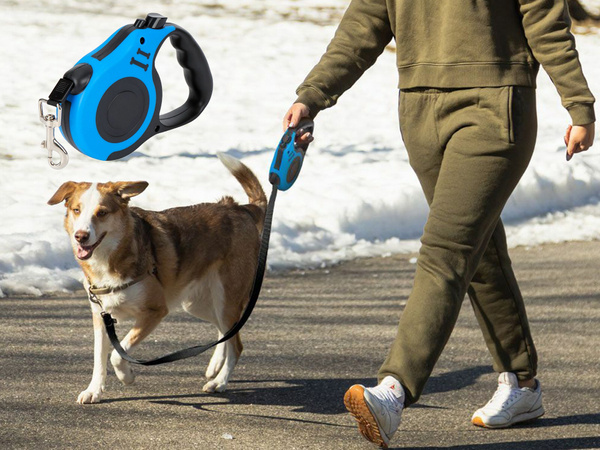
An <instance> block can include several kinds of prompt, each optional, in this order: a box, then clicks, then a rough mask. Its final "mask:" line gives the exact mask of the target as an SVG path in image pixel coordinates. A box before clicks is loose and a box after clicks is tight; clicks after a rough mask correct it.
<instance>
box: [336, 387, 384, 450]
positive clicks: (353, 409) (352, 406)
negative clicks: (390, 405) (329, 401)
mask: <svg viewBox="0 0 600 450" xmlns="http://www.w3.org/2000/svg"><path fill="white" fill-rule="evenodd" d="M344 405H346V409H347V410H348V412H349V413H350V414H352V417H354V419H356V422H357V423H358V431H360V434H362V435H363V436H364V438H365V439H366V440H368V441H369V442H372V443H374V444H377V445H379V447H381V448H388V446H387V444H386V443H385V441H384V440H383V438H382V437H381V432H380V431H379V425H377V421H376V420H375V417H373V413H372V412H371V410H370V409H369V406H368V405H367V402H365V388H364V387H363V386H361V385H358V384H355V385H354V386H352V387H351V388H350V389H348V390H347V391H346V394H345V395H344Z"/></svg>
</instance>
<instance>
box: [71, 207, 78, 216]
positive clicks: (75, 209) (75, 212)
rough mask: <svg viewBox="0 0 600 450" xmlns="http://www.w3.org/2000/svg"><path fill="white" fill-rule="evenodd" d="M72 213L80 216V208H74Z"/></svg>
mask: <svg viewBox="0 0 600 450" xmlns="http://www.w3.org/2000/svg"><path fill="white" fill-rule="evenodd" d="M71 211H73V214H75V215H77V214H79V208H73V209H72V210H71Z"/></svg>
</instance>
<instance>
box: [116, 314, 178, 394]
mask: <svg viewBox="0 0 600 450" xmlns="http://www.w3.org/2000/svg"><path fill="white" fill-rule="evenodd" d="M167 312H168V310H167V307H166V306H161V307H153V308H147V309H145V310H144V311H142V312H141V315H140V316H139V317H138V318H137V320H136V321H135V324H134V326H133V328H132V329H131V330H129V333H127V336H125V338H123V340H122V341H121V347H123V349H124V350H125V351H129V350H131V349H132V348H133V347H135V346H136V345H137V344H139V343H140V342H142V341H143V340H144V339H145V338H146V337H147V336H148V335H149V334H150V333H151V332H152V330H154V328H156V326H157V325H158V324H159V323H160V321H161V320H162V319H163V317H165V316H166V315H167ZM110 362H111V364H112V365H113V368H114V369H115V373H116V374H117V378H118V379H119V380H121V382H122V383H123V384H131V383H133V382H134V381H135V375H134V373H133V370H132V369H131V364H129V363H128V362H127V361H125V360H124V359H123V358H121V356H120V355H119V353H117V351H116V350H113V352H112V355H111V357H110Z"/></svg>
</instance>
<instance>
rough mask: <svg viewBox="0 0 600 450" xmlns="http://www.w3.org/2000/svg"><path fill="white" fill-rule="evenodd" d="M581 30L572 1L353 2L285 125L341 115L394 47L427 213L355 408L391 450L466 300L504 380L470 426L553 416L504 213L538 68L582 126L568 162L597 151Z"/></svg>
mask: <svg viewBox="0 0 600 450" xmlns="http://www.w3.org/2000/svg"><path fill="white" fill-rule="evenodd" d="M570 25H571V21H570V18H569V13H568V9H567V5H566V2H565V0H512V1H502V2H490V1H488V0H470V1H468V2H467V1H463V2H457V1H455V0H422V1H418V2H415V1H409V0H352V1H351V3H350V5H349V6H348V9H347V10H346V12H345V14H344V16H343V18H342V20H341V22H340V24H339V26H338V28H337V31H336V33H335V36H334V37H333V39H332V41H331V43H330V44H329V46H328V47H327V50H326V52H325V53H324V55H323V56H322V58H321V60H320V61H319V62H318V64H317V65H316V66H315V67H314V68H313V69H312V70H311V71H310V73H309V74H308V76H307V77H306V79H305V80H304V82H303V83H302V84H301V85H300V86H299V88H298V89H297V91H296V92H297V95H298V97H297V99H296V101H295V102H294V104H293V105H292V106H291V107H290V109H289V110H288V111H287V112H286V114H285V116H284V119H283V126H284V128H287V127H294V126H295V125H296V124H298V123H299V121H300V120H301V119H302V118H304V117H309V118H311V119H314V118H315V116H316V115H317V114H318V113H319V111H321V110H323V109H325V108H329V107H331V106H333V105H334V104H335V103H336V101H337V100H338V98H339V96H340V95H342V94H343V92H345V91H346V90H347V89H349V88H350V87H351V86H352V85H353V84H354V83H355V82H356V81H357V80H358V78H359V77H360V76H361V75H362V74H363V73H364V72H365V71H366V70H367V69H368V68H369V67H370V66H371V65H372V64H374V63H375V61H376V59H377V58H378V56H379V55H380V54H381V53H382V52H383V50H384V49H385V47H386V46H387V45H388V43H389V42H390V41H391V40H392V39H395V41H396V61H397V68H398V75H399V84H398V87H399V110H398V112H399V120H400V131H401V135H402V139H403V141H404V144H405V147H406V149H407V152H408V155H409V161H410V165H411V167H412V168H413V169H414V171H415V172H416V174H417V176H418V179H419V182H420V184H421V186H422V189H423V192H424V194H425V197H426V199H427V202H428V203H429V206H430V210H429V215H428V218H427V222H426V224H425V227H424V230H423V235H422V238H421V248H420V251H419V256H418V259H417V266H416V272H415V277H414V285H413V289H412V292H411V294H410V296H409V299H408V301H407V304H406V307H405V309H404V311H403V313H402V315H401V317H400V322H399V326H398V332H397V335H396V338H395V340H394V342H393V343H392V346H391V348H390V350H389V354H388V356H387V359H386V360H385V361H384V363H383V365H382V366H381V368H380V370H379V374H378V381H379V384H378V385H377V386H375V387H369V388H366V387H364V386H362V385H354V386H352V387H350V388H349V389H348V391H347V392H346V394H345V396H344V403H345V405H346V408H347V409H348V411H349V412H350V413H351V414H352V415H353V416H354V418H355V419H356V421H357V424H358V428H359V431H360V433H361V434H362V435H363V436H364V437H365V438H366V439H368V440H369V441H371V442H373V443H375V444H377V445H379V446H381V447H387V445H388V444H389V442H390V440H391V439H392V436H393V435H394V433H395V432H396V430H397V429H398V426H399V425H400V421H401V414H402V411H403V409H404V408H406V407H408V406H410V405H412V404H413V403H415V402H416V401H417V400H418V399H419V396H420V395H421V392H422V391H423V388H424V386H425V383H426V381H427V379H428V378H429V376H430V374H431V372H432V370H433V367H434V365H435V363H436V361H437V359H438V357H439V356H440V354H441V352H442V350H443V348H444V346H445V344H446V342H447V341H448V338H449V337H450V334H451V332H452V329H453V328H454V325H455V323H456V320H457V317H458V313H459V310H460V307H461V304H462V301H463V299H464V297H465V295H466V294H468V296H469V299H470V301H471V304H472V306H473V309H474V312H475V315H476V317H477V320H478V323H479V325H480V327H481V330H482V332H483V336H484V339H485V342H486V344H487V347H488V349H489V351H490V353H491V356H492V359H493V368H494V370H495V371H496V372H498V373H499V377H498V388H497V390H496V392H495V394H494V395H493V397H492V398H491V400H490V401H489V402H488V403H487V404H486V405H485V406H484V407H482V408H480V409H478V410H477V411H476V412H475V413H474V415H473V417H472V423H473V424H475V425H478V426H482V427H489V428H502V427H507V426H510V425H513V424H515V423H518V422H521V421H525V420H531V419H535V418H537V417H540V416H541V415H543V414H544V407H543V405H542V392H541V386H540V382H539V381H538V380H537V379H536V374H537V354H536V349H535V345H534V342H533V339H532V337H531V332H530V328H529V324H528V320H527V315H526V311H525V305H524V302H523V298H522V296H521V293H520V291H519V286H518V284H517V280H516V278H515V275H514V273H513V270H512V268H511V261H510V259H509V255H508V250H507V244H506V236H505V233H504V228H503V225H502V221H501V220H500V213H501V212H502V209H503V208H504V205H505V204H506V202H507V200H508V198H509V196H510V195H511V193H512V192H513V190H514V189H515V187H516V185H517V183H518V182H519V179H520V178H521V176H522V175H523V173H524V171H525V169H526V168H527V165H528V163H529V161H530V159H531V156H532V153H533V149H534V146H535V140H536V132H537V118H536V102H535V81H536V75H537V72H538V69H539V66H540V64H541V65H542V67H543V68H544V70H545V71H546V72H547V73H548V75H549V76H550V78H551V79H552V81H553V83H554V85H555V86H556V88H557V90H558V93H559V94H560V97H561V100H562V104H563V106H564V107H565V108H566V109H567V111H568V113H569V115H570V117H571V120H572V124H571V125H569V127H568V128H567V131H566V133H565V144H566V146H567V152H566V157H567V160H569V159H571V157H572V156H573V155H574V154H575V153H578V152H582V151H585V150H587V149H588V148H589V147H590V146H591V145H592V143H593V140H594V122H595V116H594V109H593V103H594V97H593V95H592V93H591V92H590V90H589V88H588V85H587V82H586V80H585V78H584V75H583V73H582V69H581V65H580V62H579V58H578V53H577V51H576V48H575V40H574V37H573V35H572V34H571V31H570ZM312 139H313V137H312V136H311V135H310V133H305V134H304V135H303V136H301V137H300V138H299V140H300V142H303V143H307V142H310V141H312Z"/></svg>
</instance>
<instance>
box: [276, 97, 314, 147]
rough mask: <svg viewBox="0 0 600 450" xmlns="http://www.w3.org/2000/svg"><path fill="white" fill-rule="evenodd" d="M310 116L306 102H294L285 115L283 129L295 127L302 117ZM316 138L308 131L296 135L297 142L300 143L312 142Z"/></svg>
mask: <svg viewBox="0 0 600 450" xmlns="http://www.w3.org/2000/svg"><path fill="white" fill-rule="evenodd" d="M305 117H310V109H309V108H308V106H306V105H305V104H304V103H294V104H293V105H292V106H291V107H290V109H288V111H287V112H286V113H285V116H283V131H285V130H287V129H288V128H294V127H295V126H296V125H298V123H300V121H301V120H302V119H304V118H305ZM313 140H314V138H313V136H312V134H311V133H309V132H306V133H304V134H303V135H302V136H297V137H296V142H297V143H298V144H300V145H302V144H310V143H311V142H312V141H313Z"/></svg>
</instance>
